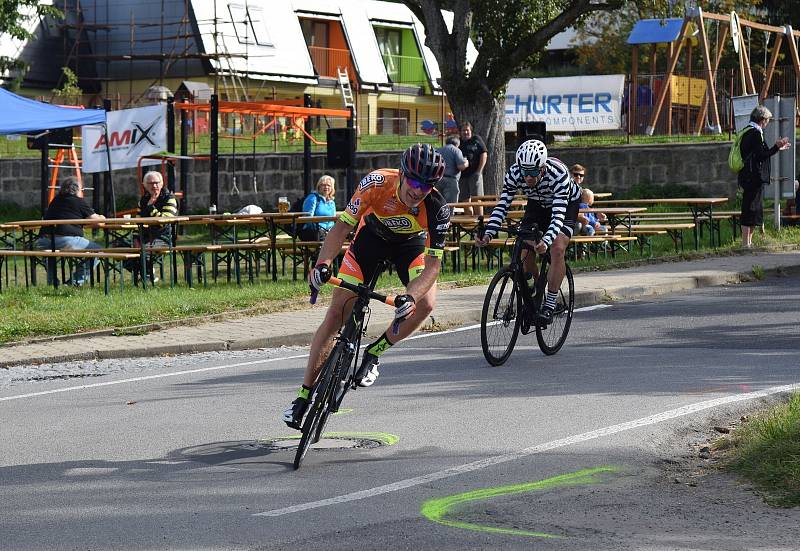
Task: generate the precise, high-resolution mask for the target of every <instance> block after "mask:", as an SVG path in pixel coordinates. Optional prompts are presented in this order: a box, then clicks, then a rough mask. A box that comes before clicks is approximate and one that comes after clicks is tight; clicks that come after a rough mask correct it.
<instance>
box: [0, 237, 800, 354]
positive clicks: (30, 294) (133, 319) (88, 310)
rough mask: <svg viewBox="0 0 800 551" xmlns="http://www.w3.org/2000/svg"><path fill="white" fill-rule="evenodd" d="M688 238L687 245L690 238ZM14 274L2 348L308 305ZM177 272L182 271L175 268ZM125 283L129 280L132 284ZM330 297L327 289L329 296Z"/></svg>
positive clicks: (666, 251)
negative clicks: (59, 282)
mask: <svg viewBox="0 0 800 551" xmlns="http://www.w3.org/2000/svg"><path fill="white" fill-rule="evenodd" d="M722 237H723V242H727V243H729V244H728V245H726V246H724V247H720V248H718V249H717V250H716V251H712V250H709V249H701V250H700V251H699V252H695V251H694V250H691V249H690V247H691V245H689V244H688V243H687V250H686V252H680V253H676V252H675V249H674V245H673V243H672V241H671V240H670V239H669V238H668V237H663V236H662V237H660V238H658V239H657V240H654V243H653V256H652V257H651V256H647V254H645V256H640V255H639V254H638V251H636V253H635V254H630V255H617V257H616V258H612V257H611V256H610V255H608V256H603V255H602V254H601V255H599V256H597V257H592V258H589V259H587V260H581V261H578V262H574V261H572V260H570V263H571V265H572V267H573V270H574V271H575V272H576V273H580V272H582V271H588V270H601V271H602V270H611V269H621V268H628V267H634V266H638V265H641V264H643V263H653V262H674V261H681V260H691V259H697V258H703V257H706V256H710V255H716V256H725V255H730V254H737V253H738V252H740V251H739V250H738V249H739V246H738V244H736V243H732V236H731V235H730V230H729V229H726V230H725V231H723V236H722ZM687 238H689V239H690V236H687ZM198 239H200V237H198ZM191 241H192V236H188V237H187V238H186V239H185V242H187V243H188V242H191ZM687 241H688V239H687ZM756 245H757V246H759V247H761V246H763V247H767V248H770V247H784V246H795V247H796V246H798V245H800V228H787V229H784V230H782V231H781V232H780V233H778V232H774V231H770V232H768V233H767V234H766V235H764V236H762V235H760V234H757V235H756ZM505 260H507V255H506V256H505ZM16 270H17V271H16V272H15V270H14V266H11V267H9V264H8V263H7V264H6V265H5V266H4V270H3V271H4V273H3V274H2V275H3V277H4V278H5V277H6V274H9V275H10V277H11V278H12V279H11V284H10V285H7V284H8V283H9V280H4V285H3V292H2V293H1V294H0V344H2V343H9V342H14V341H20V340H26V339H31V338H37V337H50V336H55V335H68V334H73V333H80V332H86V331H93V330H101V329H116V331H117V332H118V333H127V332H129V331H134V332H141V331H143V330H146V329H143V328H138V327H136V326H139V325H146V324H153V323H163V322H174V321H176V320H185V319H187V318H192V317H202V316H209V315H216V314H220V315H223V316H224V317H236V316H244V315H255V314H263V313H270V312H277V311H289V310H297V309H300V308H303V307H305V305H307V304H308V298H307V292H308V289H307V287H306V284H305V283H304V282H303V281H292V280H291V279H290V278H289V277H286V276H284V277H282V278H281V279H279V280H278V281H277V282H273V281H271V279H268V278H267V277H266V276H265V275H263V274H262V276H261V278H260V279H258V280H257V281H256V283H255V284H249V283H245V284H243V285H242V286H241V287H238V286H236V285H235V284H229V283H225V279H224V276H223V278H222V279H221V280H220V282H219V283H216V284H215V283H209V286H208V287H206V288H203V287H202V286H201V287H196V288H189V287H187V286H186V285H185V284H179V285H176V287H175V288H174V289H170V288H169V287H168V286H166V285H164V286H161V287H157V288H155V289H153V290H148V291H147V292H144V291H142V290H141V289H138V288H134V287H132V286H130V285H129V284H128V285H127V286H126V288H125V289H119V287H118V286H115V287H112V289H111V293H110V294H109V295H108V296H105V295H103V291H102V287H95V288H94V289H92V288H81V289H75V288H65V287H60V288H59V289H58V290H55V289H53V288H52V287H47V286H45V285H43V284H40V285H39V286H37V287H30V288H26V287H24V283H23V282H24V276H23V274H24V269H23V265H22V264H21V263H20V264H18V265H17V267H16ZM470 270H471V267H470ZM495 270H496V267H494V268H487V266H486V264H485V262H483V263H482V266H481V267H480V268H479V271H467V272H462V273H456V274H454V273H452V272H451V271H450V270H449V268H448V270H447V271H446V272H444V273H443V274H441V276H440V279H439V281H440V282H441V286H442V287H443V288H447V287H464V286H470V285H482V284H486V283H488V281H489V280H490V279H491V277H492V275H494V272H495ZM178 272H179V273H182V268H181V267H180V266H179V269H178ZM14 273H17V278H18V280H19V281H18V282H17V283H16V284H14V283H13V277H14V275H13V274H14ZM301 274H302V271H301ZM126 277H129V276H126ZM301 277H302V275H301ZM577 277H580V275H578V276H577ZM39 280H40V281H41V282H43V281H45V274H44V271H43V270H42V269H40V270H39ZM127 281H128V283H129V282H130V280H129V279H128V280H127ZM162 285H163V283H162ZM378 287H379V288H381V289H384V290H390V289H393V290H398V289H400V281H399V280H398V278H397V276H396V275H392V274H384V276H383V277H382V278H381V280H380V282H379V284H378ZM329 292H330V291H329V290H326V291H325V293H326V294H327V293H329ZM187 323H192V322H191V321H189V322H187ZM126 328H127V329H126ZM131 328H132V329H131Z"/></svg>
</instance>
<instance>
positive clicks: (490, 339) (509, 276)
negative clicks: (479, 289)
mask: <svg viewBox="0 0 800 551" xmlns="http://www.w3.org/2000/svg"><path fill="white" fill-rule="evenodd" d="M521 299H522V297H520V295H519V293H517V286H516V284H515V282H514V272H513V271H512V270H511V269H509V268H506V269H503V270H500V271H499V272H497V274H495V276H494V278H492V282H491V283H490V284H489V288H488V289H487V290H486V298H485V299H484V300H483V310H482V311H481V347H482V348H483V356H484V358H486V361H487V362H489V363H490V364H491V365H503V364H504V363H505V361H506V360H507V359H508V358H509V356H511V353H512V352H513V351H514V344H516V342H517V337H518V336H519V323H520V316H521V315H522V300H521Z"/></svg>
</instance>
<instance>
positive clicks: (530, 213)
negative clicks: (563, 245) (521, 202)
mask: <svg viewBox="0 0 800 551" xmlns="http://www.w3.org/2000/svg"><path fill="white" fill-rule="evenodd" d="M580 205H581V200H580V198H578V199H575V200H574V201H570V202H569V203H567V212H566V214H565V215H564V225H563V226H561V233H563V234H564V235H566V236H567V237H569V238H572V234H573V232H574V231H575V223H576V222H577V220H578V211H579V210H580ZM552 220H553V209H552V208H551V207H543V206H542V205H540V204H539V203H537V202H536V201H528V204H527V205H526V206H525V216H523V217H522V224H521V225H522V226H523V227H525V226H531V225H532V224H536V225H537V226H538V227H539V230H541V232H542V233H547V228H549V227H550V222H551V221H552Z"/></svg>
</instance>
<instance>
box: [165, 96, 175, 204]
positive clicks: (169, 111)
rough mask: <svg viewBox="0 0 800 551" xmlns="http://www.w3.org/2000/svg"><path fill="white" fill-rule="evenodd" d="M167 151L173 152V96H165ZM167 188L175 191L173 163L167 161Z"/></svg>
mask: <svg viewBox="0 0 800 551" xmlns="http://www.w3.org/2000/svg"><path fill="white" fill-rule="evenodd" d="M167 152H168V153H175V97H173V96H170V97H168V98H167ZM167 189H169V190H170V191H172V192H174V191H175V165H173V164H172V163H167Z"/></svg>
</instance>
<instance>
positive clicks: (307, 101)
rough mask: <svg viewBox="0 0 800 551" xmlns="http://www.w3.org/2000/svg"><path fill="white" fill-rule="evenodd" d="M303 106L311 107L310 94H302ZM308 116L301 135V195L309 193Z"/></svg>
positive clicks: (309, 148)
mask: <svg viewBox="0 0 800 551" xmlns="http://www.w3.org/2000/svg"><path fill="white" fill-rule="evenodd" d="M303 106H304V107H312V104H311V94H303ZM309 119H310V117H306V118H305V123H304V126H305V130H306V134H305V135H304V136H303V196H304V197H305V196H306V195H308V194H309V193H311V140H310V139H309V137H308V135H307V133H309V132H310V130H311V121H310V120H309Z"/></svg>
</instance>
